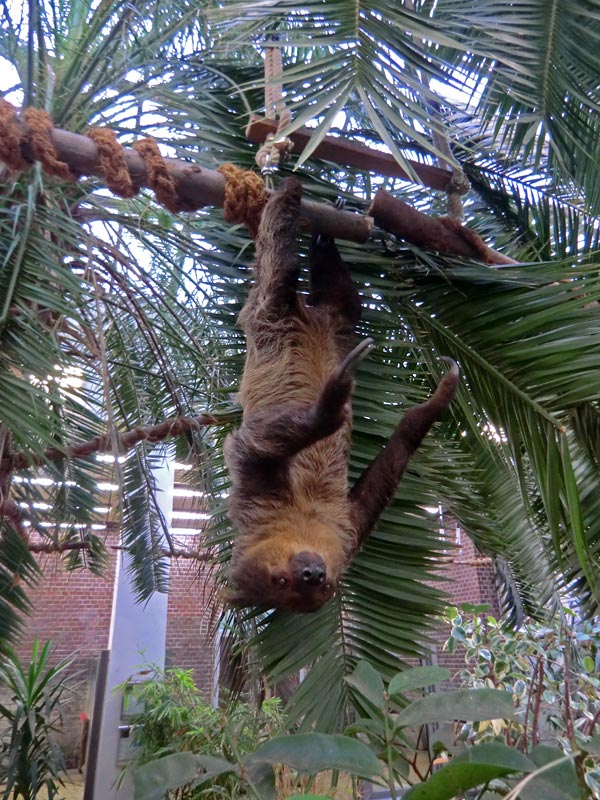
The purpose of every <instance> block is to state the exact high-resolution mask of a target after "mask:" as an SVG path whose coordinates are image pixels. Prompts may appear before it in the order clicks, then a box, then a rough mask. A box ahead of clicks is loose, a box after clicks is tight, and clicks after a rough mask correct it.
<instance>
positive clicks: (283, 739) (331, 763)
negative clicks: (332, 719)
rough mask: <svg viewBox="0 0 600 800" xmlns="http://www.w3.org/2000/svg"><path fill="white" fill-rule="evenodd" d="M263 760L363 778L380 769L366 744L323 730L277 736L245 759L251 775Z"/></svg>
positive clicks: (304, 769) (376, 773)
mask: <svg viewBox="0 0 600 800" xmlns="http://www.w3.org/2000/svg"><path fill="white" fill-rule="evenodd" d="M264 764H269V765H275V764H288V765H289V766H290V767H292V768H293V769H295V770H298V771H299V772H305V773H308V774H314V773H317V772H321V771H322V770H325V769H335V770H342V771H346V772H351V773H352V774H353V775H359V776H361V777H364V778H370V777H373V776H374V775H379V774H380V771H381V767H380V764H379V762H378V760H377V759H376V758H375V756H374V755H373V753H372V752H371V750H369V748H368V747H367V746H366V745H365V744H363V743H362V742H359V741H357V740H356V739H351V738H349V737H348V736H339V735H336V736H330V735H327V734H324V733H304V734H296V735H292V736H279V737H277V738H275V739H271V740H269V741H268V742H265V744H263V745H261V747H259V748H258V750H256V751H255V752H254V753H251V754H250V755H248V756H246V757H245V759H244V766H245V768H246V769H248V772H249V773H250V775H252V774H253V772H254V770H255V769H257V768H260V767H261V765H264Z"/></svg>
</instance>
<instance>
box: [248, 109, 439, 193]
mask: <svg viewBox="0 0 600 800" xmlns="http://www.w3.org/2000/svg"><path fill="white" fill-rule="evenodd" d="M277 125H278V123H277V122H276V121H275V120H272V119H266V118H265V117H258V116H254V115H253V116H252V117H250V123H249V125H248V127H247V128H246V138H247V139H248V140H249V141H251V142H253V143H254V144H263V142H264V141H265V140H266V138H267V136H269V135H270V134H275V133H276V132H277ZM313 135H314V131H312V130H310V128H298V130H296V131H293V132H292V133H290V134H289V135H288V137H287V138H289V139H290V140H291V141H292V142H293V145H294V147H293V149H292V152H293V153H301V152H302V151H303V150H304V148H305V147H306V145H307V144H308V142H309V140H310V138H311V137H312V136H313ZM312 155H313V157H314V158H322V159H323V160H324V161H333V163H334V164H344V165H345V166H347V167H354V168H355V169H362V170H367V171H371V172H376V173H377V174H378V175H386V176H388V177H390V178H401V179H402V180H404V181H410V182H411V183H414V179H413V177H412V176H411V175H409V174H408V172H407V171H406V170H405V169H403V168H402V167H401V166H400V164H398V162H397V161H396V159H395V158H394V156H393V155H391V153H382V152H381V151H380V150H373V149H372V148H370V147H367V145H365V144H361V143H360V142H350V141H347V140H345V139H341V138H340V139H338V138H336V137H334V136H326V137H325V138H324V139H323V141H322V142H321V143H320V144H319V145H318V147H317V148H316V149H315V150H314V151H313V153H312ZM406 163H407V164H409V165H410V167H411V169H412V170H413V171H414V173H415V175H416V176H417V177H418V178H419V179H420V181H421V183H422V184H423V186H428V187H429V188H430V189H438V190H439V191H445V190H446V187H447V185H448V181H449V180H450V178H451V177H452V172H450V170H447V169H441V168H440V167H434V166H431V165H430V164H422V163H421V162H420V161H413V160H411V159H408V158H407V159H406Z"/></svg>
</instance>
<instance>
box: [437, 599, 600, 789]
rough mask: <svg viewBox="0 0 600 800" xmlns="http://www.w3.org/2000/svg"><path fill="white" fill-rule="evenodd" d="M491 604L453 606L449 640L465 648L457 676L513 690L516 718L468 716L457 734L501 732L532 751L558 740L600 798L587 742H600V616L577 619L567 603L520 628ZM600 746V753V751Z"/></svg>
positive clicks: (484, 737)
mask: <svg viewBox="0 0 600 800" xmlns="http://www.w3.org/2000/svg"><path fill="white" fill-rule="evenodd" d="M486 610H487V609H486V607H485V606H472V605H469V604H464V605H462V606H461V607H460V608H456V607H450V608H449V609H447V620H448V622H449V624H450V637H449V639H448V641H447V642H446V648H447V649H448V650H450V651H451V652H463V653H464V658H465V667H464V668H463V669H462V670H460V672H459V674H458V676H457V677H458V679H459V681H460V684H461V686H463V687H465V688H479V687H484V686H488V687H493V688H495V689H503V690H506V691H509V692H510V693H511V694H512V696H513V699H514V703H515V707H516V708H517V709H518V710H520V712H521V713H520V715H519V719H518V721H513V722H509V721H507V720H502V719H493V720H484V721H480V722H476V723H465V724H464V725H463V726H462V729H461V731H460V735H459V738H460V739H462V740H463V741H469V742H472V743H480V742H484V741H491V740H495V739H502V740H503V741H505V742H506V743H507V744H510V745H512V746H514V747H516V748H517V749H518V750H520V751H522V752H527V751H528V750H529V749H530V748H531V747H536V746H538V745H549V746H551V747H554V746H556V745H558V746H559V747H560V748H561V749H562V750H563V752H564V753H565V754H567V755H569V756H571V757H573V759H574V763H575V766H576V768H577V770H578V772H579V777H580V780H584V779H585V782H586V784H587V786H588V787H589V789H590V791H592V792H593V795H594V797H599V798H600V768H599V765H598V760H597V758H594V757H593V755H591V754H590V753H587V751H588V750H591V751H592V752H594V750H600V748H599V747H598V740H599V738H600V737H598V736H595V734H597V733H598V731H599V730H600V727H599V723H600V622H599V621H587V622H581V621H578V620H577V618H576V617H575V615H574V614H573V612H572V611H571V610H570V609H563V612H562V614H561V615H560V616H559V617H558V618H557V620H556V621H554V622H552V623H549V624H547V625H542V624H540V623H537V622H534V621H529V622H526V623H525V624H523V625H522V626H521V627H520V628H519V629H517V630H514V629H511V628H507V627H506V626H504V625H502V624H501V622H499V621H498V620H497V619H496V618H495V617H493V616H491V615H490V614H487V613H486ZM598 754H600V753H598Z"/></svg>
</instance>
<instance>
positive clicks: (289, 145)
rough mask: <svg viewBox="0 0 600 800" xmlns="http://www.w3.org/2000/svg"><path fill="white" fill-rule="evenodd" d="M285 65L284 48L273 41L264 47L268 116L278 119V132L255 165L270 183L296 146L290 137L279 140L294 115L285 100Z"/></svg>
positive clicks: (266, 108)
mask: <svg viewBox="0 0 600 800" xmlns="http://www.w3.org/2000/svg"><path fill="white" fill-rule="evenodd" d="M282 77H283V65H282V61H281V48H280V47H279V44H278V43H277V41H276V40H273V39H271V40H270V42H269V43H268V44H267V45H266V46H265V115H266V117H267V119H273V120H277V118H279V122H278V124H277V130H276V131H275V133H272V134H269V135H268V136H267V138H266V139H265V141H264V144H263V145H262V146H261V147H260V149H259V150H258V152H257V154H256V159H255V160H256V163H257V165H258V166H259V168H260V171H261V173H262V174H263V175H264V177H265V180H266V182H267V183H269V182H270V179H271V176H272V175H273V172H274V170H275V169H277V167H278V166H279V165H280V164H281V163H282V162H283V161H284V160H285V158H286V157H287V155H288V154H289V153H290V152H291V151H292V149H293V147H294V143H293V142H292V140H291V139H290V138H288V137H287V136H286V137H284V138H278V137H279V134H280V133H281V131H282V130H284V129H285V128H287V127H288V125H289V124H290V123H291V121H292V115H291V112H290V111H289V109H288V108H286V105H285V101H284V99H283V86H282Z"/></svg>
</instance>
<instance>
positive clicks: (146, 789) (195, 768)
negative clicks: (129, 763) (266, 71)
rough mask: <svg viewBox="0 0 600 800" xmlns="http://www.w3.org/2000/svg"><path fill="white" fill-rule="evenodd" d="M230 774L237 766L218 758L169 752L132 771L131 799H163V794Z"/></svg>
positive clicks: (235, 770)
mask: <svg viewBox="0 0 600 800" xmlns="http://www.w3.org/2000/svg"><path fill="white" fill-rule="evenodd" d="M232 772H237V767H236V766H235V765H234V764H230V763H229V762H228V761H225V760H224V759H221V758H215V757H213V756H202V755H195V754H194V753H172V754H171V755H168V756H164V757H163V758H159V759H157V760H156V761H151V762H150V763H149V764H144V765H143V766H141V767H138V768H136V769H135V770H134V771H133V786H134V800H163V798H164V796H165V794H166V792H169V791H172V790H174V789H178V788H180V787H181V786H185V785H186V784H194V783H197V782H199V781H204V780H210V779H211V778H216V777H218V776H219V775H226V774H228V773H232Z"/></svg>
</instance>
